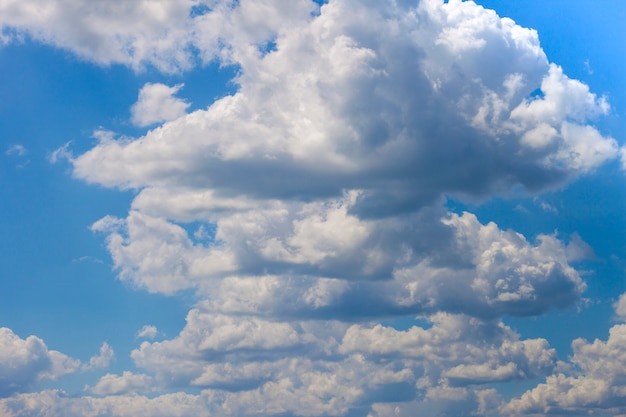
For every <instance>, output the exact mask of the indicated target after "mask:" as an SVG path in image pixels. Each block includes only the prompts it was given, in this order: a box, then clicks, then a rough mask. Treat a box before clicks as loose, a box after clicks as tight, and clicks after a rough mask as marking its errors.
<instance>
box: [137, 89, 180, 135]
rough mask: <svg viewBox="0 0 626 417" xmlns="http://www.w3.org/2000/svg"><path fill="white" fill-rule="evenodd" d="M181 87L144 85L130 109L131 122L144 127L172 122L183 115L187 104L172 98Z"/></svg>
mask: <svg viewBox="0 0 626 417" xmlns="http://www.w3.org/2000/svg"><path fill="white" fill-rule="evenodd" d="M182 87H183V85H182V84H177V85H175V86H173V87H169V86H167V85H165V84H159V83H154V84H153V83H146V84H145V85H144V86H143V87H141V90H139V98H138V99H137V102H136V103H135V104H133V106H132V107H131V109H130V112H131V116H132V122H133V123H134V124H135V125H137V126H141V127H144V126H149V125H152V124H155V123H161V122H167V121H170V120H174V119H176V118H178V117H180V116H182V115H183V114H185V111H186V110H187V107H189V103H187V102H185V101H184V100H181V99H179V98H176V97H174V94H176V93H177V92H178V91H179V90H180V89H181V88H182Z"/></svg>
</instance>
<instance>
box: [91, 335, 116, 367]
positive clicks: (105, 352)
mask: <svg viewBox="0 0 626 417" xmlns="http://www.w3.org/2000/svg"><path fill="white" fill-rule="evenodd" d="M114 357H115V352H114V351H113V348H112V347H111V346H110V345H109V344H108V343H106V342H104V343H103V344H102V346H100V353H99V354H97V355H95V356H92V357H91V359H89V363H87V364H84V365H83V370H86V371H90V370H93V369H105V368H107V367H108V366H109V364H110V363H111V360H113V358H114Z"/></svg>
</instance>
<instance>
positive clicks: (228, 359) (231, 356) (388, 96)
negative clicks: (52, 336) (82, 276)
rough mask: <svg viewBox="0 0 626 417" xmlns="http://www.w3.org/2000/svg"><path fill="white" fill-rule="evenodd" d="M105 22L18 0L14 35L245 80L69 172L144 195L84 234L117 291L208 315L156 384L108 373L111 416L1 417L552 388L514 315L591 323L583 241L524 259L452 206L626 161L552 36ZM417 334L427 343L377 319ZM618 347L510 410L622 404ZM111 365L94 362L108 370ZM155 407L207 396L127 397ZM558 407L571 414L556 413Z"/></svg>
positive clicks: (292, 17) (102, 139)
mask: <svg viewBox="0 0 626 417" xmlns="http://www.w3.org/2000/svg"><path fill="white" fill-rule="evenodd" d="M200 5H204V6H207V8H206V10H205V12H203V13H200V12H199V11H200V9H198V8H196V9H192V8H193V7H199V6H200ZM91 6H92V5H91V4H90V7H87V6H86V3H84V4H83V3H82V2H80V1H79V2H77V3H73V6H72V7H69V6H68V5H66V4H64V3H62V2H61V1H51V2H46V3H45V4H44V3H41V4H40V2H35V3H33V4H32V5H26V4H24V3H18V2H15V1H11V2H9V3H6V4H3V5H2V6H0V16H4V17H3V18H0V19H5V20H0V24H2V25H3V27H4V26H8V27H11V28H13V30H15V31H16V32H17V33H26V34H28V35H29V36H31V37H33V38H34V39H36V40H40V41H42V42H46V43H50V44H53V45H57V46H61V47H64V48H68V49H70V50H72V51H74V52H75V53H77V54H78V55H80V56H82V57H84V58H86V59H90V60H92V61H95V62H98V63H101V64H111V63H122V64H125V65H129V66H131V67H133V68H135V69H141V68H143V67H144V66H145V65H149V64H151V65H155V66H156V67H157V68H159V69H160V70H162V71H166V72H167V71H177V70H180V69H185V68H189V67H190V66H192V65H193V64H194V59H195V58H199V59H200V60H201V61H203V62H208V61H210V60H212V59H214V58H215V57H218V59H219V60H220V61H221V63H227V64H235V65H237V66H238V67H239V73H238V76H237V78H236V79H235V82H236V83H237V85H238V91H237V92H236V93H234V94H232V95H230V96H226V97H223V98H221V99H218V100H216V101H215V102H214V103H213V104H212V105H211V106H209V107H208V108H207V109H204V110H197V111H194V112H192V113H190V114H184V113H185V111H186V109H187V104H186V103H185V102H184V101H182V100H180V99H176V98H175V97H174V94H176V93H177V92H178V90H179V89H180V88H181V86H180V85H177V86H174V87H169V86H166V85H163V84H147V85H145V86H144V88H143V89H142V91H141V92H140V97H139V100H138V102H137V104H136V105H135V107H133V110H132V113H133V120H134V122H135V123H136V124H138V125H142V126H143V125H149V124H152V123H161V122H163V124H162V125H161V126H158V127H156V128H154V129H153V130H150V131H149V132H148V133H147V134H146V135H145V136H143V137H140V138H136V139H135V138H126V137H123V138H116V135H115V134H114V133H113V132H107V131H102V130H100V131H96V132H95V134H94V137H96V139H98V143H97V144H96V145H95V146H94V147H93V148H92V149H91V150H89V151H87V152H85V153H83V154H81V155H78V156H76V157H73V156H71V155H69V156H68V159H69V161H70V162H71V163H72V164H73V167H74V171H73V173H74V175H75V176H76V177H77V178H79V179H82V180H85V181H87V182H90V183H97V184H100V185H103V186H106V187H119V188H122V189H127V188H132V189H135V190H136V191H137V195H136V197H135V199H134V200H133V203H132V206H131V208H130V211H129V213H128V215H127V216H126V217H125V218H117V217H113V216H106V217H104V218H102V219H101V220H99V221H97V222H96V223H94V224H93V225H92V230H93V231H96V232H101V233H104V234H105V236H106V244H107V249H108V250H109V252H110V253H111V256H112V259H113V263H114V267H115V269H116V271H117V272H118V274H119V277H120V279H122V280H124V281H126V282H129V283H131V284H132V285H134V286H136V287H139V288H144V289H146V290H147V291H149V292H158V293H163V294H168V295H172V294H176V293H177V292H180V291H184V290H192V291H194V293H195V296H196V297H197V300H198V301H197V304H196V305H195V306H194V308H193V309H192V310H191V311H190V312H189V314H188V317H187V323H186V325H185V327H184V329H183V330H182V331H181V332H180V334H179V335H178V336H176V337H174V338H173V339H170V340H162V341H157V342H153V341H143V342H142V343H141V345H140V346H139V347H138V348H137V349H135V350H133V351H132V353H131V357H132V359H133V361H134V362H135V365H136V366H137V367H138V368H140V369H142V370H144V371H146V372H148V373H149V374H136V373H131V372H124V373H122V374H121V375H114V374H107V375H105V376H104V377H102V378H101V379H100V381H99V382H97V383H96V384H95V385H94V386H93V387H92V388H90V389H91V392H92V393H94V394H96V395H102V396H104V397H103V398H92V397H83V398H68V397H66V396H64V395H63V394H62V393H60V392H52V391H45V392H41V393H38V394H16V395H13V396H12V397H10V398H8V399H5V400H2V401H0V411H2V412H4V414H6V415H9V416H12V415H15V414H18V413H19V412H21V411H20V410H23V409H27V410H33V414H35V415H36V413H37V410H41V409H42V408H43V407H48V406H49V404H54V405H53V406H52V407H56V408H53V409H52V410H53V411H50V413H49V414H51V415H71V412H74V413H75V414H76V415H90V414H93V415H99V414H102V415H107V414H108V415H118V416H125V415H129V416H130V415H132V416H142V415H150V416H153V415H154V416H159V415H168V416H169V415H179V416H186V415H194V416H195V415H200V416H202V415H235V416H246V415H255V414H257V415H258V414H261V415H310V416H314V415H346V414H347V415H351V414H356V415H365V414H366V413H370V415H371V416H383V415H403V416H404V415H415V414H420V415H454V416H461V415H471V414H472V413H474V414H476V413H478V414H483V415H489V414H497V413H498V411H497V410H496V408H497V407H498V403H499V401H500V399H499V397H498V395H497V393H495V392H494V391H493V390H492V389H491V385H489V384H492V383H499V382H506V381H514V380H528V379H532V378H537V377H540V376H543V375H546V374H549V373H552V372H554V368H555V365H556V354H555V352H554V350H552V349H551V348H550V347H549V346H548V343H547V342H546V341H545V340H543V339H531V340H520V338H519V335H517V334H516V333H515V332H514V331H513V330H512V329H510V328H508V327H507V326H505V325H504V324H503V323H502V322H501V320H500V318H501V317H502V316H504V315H513V316H528V315H538V314H542V313H544V312H545V311H547V310H549V309H551V308H565V307H568V306H572V305H573V304H575V303H576V302H577V300H578V299H579V297H580V295H581V293H582V292H583V291H584V289H585V283H584V282H583V281H582V279H581V277H580V275H579V273H578V272H577V271H576V270H575V269H574V268H573V267H572V266H571V265H570V264H569V262H570V261H574V260H577V259H580V256H582V255H581V254H582V252H585V251H586V250H587V248H586V247H585V246H584V244H583V243H584V242H582V241H577V240H576V238H573V239H572V241H571V243H570V245H569V246H566V245H564V244H563V243H562V242H561V241H560V240H558V239H557V237H556V236H554V235H544V234H540V235H539V236H538V237H537V238H536V240H535V241H533V242H529V241H528V240H527V239H526V238H525V237H524V236H522V235H521V234H519V233H516V232H515V231H512V230H502V229H501V228H500V227H499V226H498V225H497V224H495V223H493V222H489V223H481V222H479V220H478V219H477V218H476V216H475V215H473V214H471V213H463V214H452V213H449V212H448V211H447V210H446V209H445V208H444V204H443V201H444V199H445V196H454V197H456V198H460V199H462V200H464V201H468V200H470V201H473V202H475V201H481V200H482V199H485V198H489V197H491V196H493V195H506V194H508V193H509V192H510V191H511V190H513V189H517V188H518V187H520V186H521V187H523V188H524V189H526V190H527V191H528V192H529V193H538V192H540V191H542V190H546V189H551V188H552V187H555V186H558V185H562V184H564V183H566V182H567V181H571V180H573V179H575V178H576V177H577V176H579V175H583V174H585V173H588V172H590V171H592V170H593V169H595V168H597V167H598V166H600V165H601V164H603V163H604V162H605V161H608V160H611V159H615V158H617V157H618V155H619V154H620V152H621V154H622V157H623V155H624V151H623V149H622V150H621V151H620V150H619V149H618V147H617V144H616V142H615V140H614V139H612V138H610V137H606V136H604V135H603V134H602V133H601V132H600V131H599V130H598V129H596V127H594V125H593V124H592V122H593V120H594V118H596V117H600V116H602V115H605V114H607V113H608V112H609V110H610V109H609V106H608V104H607V102H606V100H605V99H604V98H598V97H597V96H595V95H594V94H592V93H591V92H590V91H589V89H588V87H587V86H586V85H584V84H582V83H580V82H579V81H576V80H572V79H570V78H568V77H567V76H566V75H565V74H564V73H563V71H562V69H561V68H560V67H558V66H557V65H555V64H551V63H549V61H548V59H547V58H546V56H545V54H544V53H543V51H542V49H541V48H540V45H539V40H538V37H537V33H536V32H534V31H532V30H528V29H524V28H521V27H519V26H517V25H516V24H515V23H514V22H513V21H512V20H510V19H501V18H499V17H498V16H497V15H496V14H495V13H493V12H491V11H487V10H485V9H483V8H481V7H479V6H477V5H476V4H475V3H473V2H469V1H467V2H461V1H458V0H450V1H449V2H442V1H437V0H423V1H421V2H416V3H410V2H401V1H362V0H333V1H330V2H328V3H327V4H325V5H324V6H323V7H321V8H320V9H319V14H317V13H312V12H315V11H317V10H318V9H317V7H316V6H315V5H314V4H313V3H312V2H308V1H305V0H301V1H300V0H298V1H292V2H285V1H279V0H256V1H252V0H241V1H238V2H234V1H233V2H231V1H212V2H210V3H209V2H191V1H183V0H180V1H172V2H161V1H156V2H150V3H149V4H148V3H146V2H134V3H132V4H131V3H129V2H121V1H110V2H102V3H98V5H96V6H95V7H91ZM38 7H39V9H37V8H38ZM82 7H85V9H82ZM36 10H40V11H41V12H39V13H37V12H35V11H36ZM190 11H195V12H193V13H190ZM196 12H197V13H196ZM68 22H77V23H76V24H74V25H70V24H68ZM269 41H272V42H273V43H274V44H275V48H272V50H271V51H269V50H267V49H268V46H267V42H269ZM192 50H194V51H197V54H198V57H194V54H195V53H196V52H192ZM536 90H538V91H539V94H533V92H535V91H536ZM183 115H184V117H183ZM61 149H62V150H63V151H60V152H59V153H58V156H60V155H65V152H66V151H65V148H61ZM53 155H57V154H56V153H55V154H53ZM55 158H56V156H55ZM187 226H190V227H191V228H193V229H194V230H195V231H197V232H198V233H194V231H189V230H188V227H187ZM207 230H211V231H212V232H211V233H208V232H206V231H207ZM203 231H204V232H203ZM213 231H214V232H213ZM587 252H588V251H587ZM620 304H621V302H620ZM621 310H622V309H621V307H619V308H618V314H620V315H621V314H622V313H621ZM415 315H420V316H423V317H426V318H427V319H428V320H429V321H430V324H431V325H432V326H431V327H429V328H420V327H412V328H409V329H407V330H404V331H402V330H397V329H393V328H391V327H389V326H383V325H382V324H378V322H380V321H381V320H382V318H385V319H389V318H393V317H397V316H405V317H407V316H415ZM370 321H371V322H370ZM355 323H358V324H355ZM621 332H622V327H619V326H616V327H615V330H614V332H613V333H612V335H611V338H609V341H608V342H607V343H604V342H599V341H598V342H594V343H593V344H589V343H587V342H584V341H576V342H575V344H574V351H575V354H574V357H573V359H572V362H573V364H574V365H575V366H578V367H579V368H580V369H582V370H583V371H584V372H585V373H586V375H583V376H581V375H572V376H562V377H561V376H558V375H557V376H550V377H549V378H548V382H547V384H544V385H545V386H544V385H540V386H539V387H537V388H536V389H535V390H531V391H529V393H527V394H524V396H522V397H521V398H520V399H516V400H513V401H511V402H510V403H509V404H508V405H506V406H505V408H503V409H502V410H504V411H506V412H512V413H516V412H519V413H523V412H544V411H546V410H547V411H549V408H550V407H560V409H562V410H567V409H572V408H573V409H576V410H578V409H583V408H584V407H586V405H585V404H587V405H588V404H592V405H593V404H596V403H594V402H593V401H595V400H594V399H593V398H591V399H585V398H584V395H583V394H585V393H586V394H585V395H587V394H588V395H591V394H593V393H595V394H597V395H598V397H597V398H600V397H601V396H602V395H612V397H610V398H615V399H621V398H622V397H621V395H622V394H620V392H621V391H619V392H618V391H615V392H613V391H611V392H610V393H609V394H606V392H608V391H607V389H608V388H607V389H605V388H604V385H602V384H600V383H599V382H597V381H596V380H597V379H598V375H600V373H601V372H605V371H606V372H609V371H607V370H606V369H604V368H607V366H608V365H607V364H608V363H610V361H615V360H620V361H621V360H622V359H623V358H622V357H621V353H620V350H619V346H618V344H617V343H615V342H614V341H613V340H618V339H620V338H621ZM155 334H156V328H153V327H150V326H147V327H144V328H143V329H142V330H140V332H139V333H138V336H139V337H147V338H150V337H154V335H155ZM620 340H621V339H620ZM102 349H103V350H101V354H100V355H97V356H96V357H94V358H92V360H91V361H90V364H89V365H85V367H96V366H98V365H103V366H105V365H106V364H108V362H109V361H110V360H111V359H112V357H113V351H112V349H110V347H109V346H108V345H106V344H105V345H103V348H102ZM594 352H595V353H594ZM596 353H597V355H599V356H598V357H600V358H601V359H602V358H606V359H607V360H606V361H605V362H603V361H598V362H597V363H596V364H594V363H592V361H591V360H590V358H592V357H593V354H596ZM602 363H604V365H602ZM605 365H606V366H605ZM596 366H597V367H598V369H597V370H596V368H594V367H596ZM602 366H604V368H602ZM600 368H602V369H600ZM559 369H560V368H559ZM607 369H608V368H607ZM611 372H613V373H609V380H610V381H613V382H615V381H617V385H616V386H618V387H621V385H619V384H620V382H619V381H620V378H621V377H622V375H621V370H619V369H618V370H614V371H611ZM613 377H615V378H614V379H611V378H613ZM35 378H36V377H35ZM31 379H32V378H31ZM27 382H28V381H27ZM603 383H604V384H605V385H606V382H603ZM568 384H569V385H568ZM593 386H595V387H596V388H597V389H596V390H595V391H593V392H592V391H591V390H589V389H588V387H593ZM149 387H157V388H163V389H166V390H175V389H188V388H192V389H194V390H196V391H194V392H198V391H197V390H201V391H200V392H199V393H198V394H197V395H191V394H186V393H175V394H167V395H161V396H156V397H154V398H150V399H149V398H146V397H143V396H140V395H137V394H136V393H138V392H148V391H149ZM553 387H556V391H557V392H563V393H566V394H567V395H565V396H564V397H563V398H561V397H559V396H558V395H557V396H556V397H554V398H552V399H548V397H547V396H545V395H544V394H543V393H544V392H548V391H550V390H551V389H552V388H553ZM568 387H573V391H572V390H570V388H568ZM577 387H579V388H580V389H579V388H577ZM6 391H7V393H9V394H10V393H12V392H14V391H17V390H15V389H6ZM578 391H580V392H581V393H579V392H578ZM578 394H580V395H578ZM2 407H4V408H2ZM546 407H547V408H546ZM70 409H71V410H74V411H71V412H66V410H70ZM536 410H541V411H536ZM504 411H503V412H504ZM55 413H56V414H55ZM68 413H69V414H68Z"/></svg>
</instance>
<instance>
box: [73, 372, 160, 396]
mask: <svg viewBox="0 0 626 417" xmlns="http://www.w3.org/2000/svg"><path fill="white" fill-rule="evenodd" d="M151 384H152V378H151V377H150V376H148V375H143V374H134V373H132V372H129V371H124V373H122V375H114V374H106V375H105V376H103V377H102V378H100V381H98V383H97V384H96V386H94V387H90V386H88V385H87V386H85V390H86V391H91V392H92V393H94V394H96V395H120V394H130V393H136V392H138V391H146V390H150V385H151Z"/></svg>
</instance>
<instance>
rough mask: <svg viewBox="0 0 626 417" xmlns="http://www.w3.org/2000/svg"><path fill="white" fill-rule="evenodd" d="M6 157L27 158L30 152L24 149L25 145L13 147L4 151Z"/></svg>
mask: <svg viewBox="0 0 626 417" xmlns="http://www.w3.org/2000/svg"><path fill="white" fill-rule="evenodd" d="M4 154H5V155H16V156H25V155H28V150H27V149H26V148H25V147H24V145H19V144H15V145H11V146H9V147H8V148H7V150H6V151H4Z"/></svg>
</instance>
